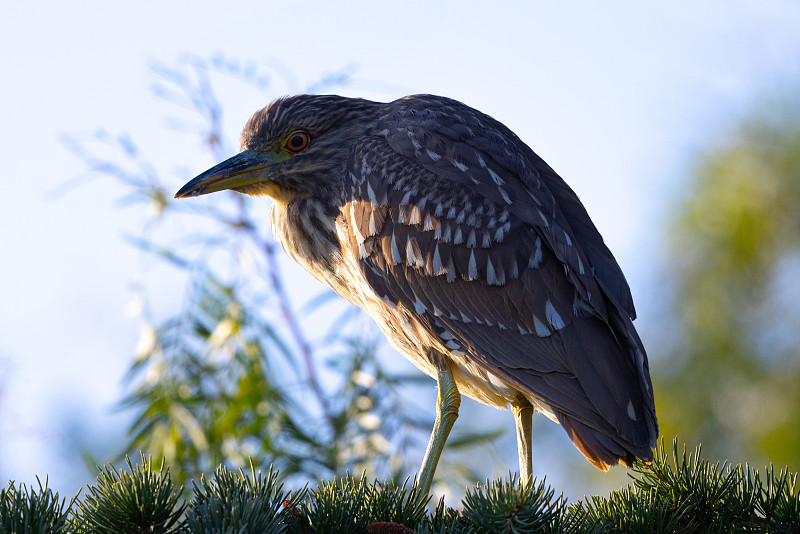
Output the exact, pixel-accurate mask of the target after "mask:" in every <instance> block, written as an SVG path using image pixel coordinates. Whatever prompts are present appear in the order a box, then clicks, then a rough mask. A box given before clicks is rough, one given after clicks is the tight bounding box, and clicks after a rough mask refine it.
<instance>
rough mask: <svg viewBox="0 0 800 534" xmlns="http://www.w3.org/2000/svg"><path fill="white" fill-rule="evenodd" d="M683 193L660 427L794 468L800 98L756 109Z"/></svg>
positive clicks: (672, 263) (741, 456)
mask: <svg viewBox="0 0 800 534" xmlns="http://www.w3.org/2000/svg"><path fill="white" fill-rule="evenodd" d="M795 94H797V92H795ZM686 188H687V189H686V196H685V200H684V201H683V202H682V203H681V205H680V206H679V207H678V209H677V211H676V213H677V216H676V218H675V220H674V222H673V225H672V227H671V235H670V237H671V241H670V243H669V260H668V261H667V262H666V269H668V270H667V271H666V272H664V273H663V274H664V276H665V277H667V279H666V280H665V283H666V284H667V285H671V284H673V283H674V284H675V286H674V289H675V294H674V300H673V308H674V310H675V314H676V315H675V317H676V318H677V324H670V323H669V321H664V323H663V324H664V325H665V328H667V329H669V331H667V332H662V334H661V335H662V336H664V338H665V339H666V340H667V343H669V344H671V345H672V348H671V350H670V351H669V354H667V355H666V357H663V358H660V359H658V360H657V361H656V363H655V365H654V367H653V368H654V372H653V381H654V384H655V388H656V407H657V412H658V418H659V422H660V426H661V433H662V435H665V436H673V435H678V436H679V437H680V438H681V439H685V440H688V441H690V442H696V443H700V442H702V443H703V447H704V450H705V451H706V453H708V454H709V455H710V456H711V457H713V458H719V459H721V458H730V459H731V460H734V461H739V460H748V461H749V462H750V463H751V464H753V463H754V464H756V465H758V464H761V463H767V462H773V463H776V464H778V465H784V464H787V465H789V466H790V467H791V468H793V469H797V468H798V467H800V387H798V386H800V281H798V280H799V279H800V100H798V99H797V98H793V99H792V100H788V101H787V100H783V101H770V102H768V103H766V104H764V105H763V107H761V108H759V109H756V110H755V111H754V112H753V114H752V115H751V116H750V117H748V118H746V119H745V120H744V121H743V122H742V123H741V125H740V126H739V127H738V129H737V130H736V131H734V132H733V133H732V134H731V135H730V136H728V137H726V138H725V139H724V140H722V141H720V142H718V143H716V144H715V147H714V148H713V149H711V150H710V151H709V152H708V153H706V154H705V156H704V157H702V158H701V163H700V164H699V167H698V168H697V172H696V176H694V178H693V180H692V181H691V182H689V183H687V184H686ZM669 277H674V281H670V280H669Z"/></svg>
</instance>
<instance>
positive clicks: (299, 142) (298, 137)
mask: <svg viewBox="0 0 800 534" xmlns="http://www.w3.org/2000/svg"><path fill="white" fill-rule="evenodd" d="M309 141H311V137H309V135H308V134H307V133H306V132H304V131H302V130H298V131H296V132H292V133H290V134H289V137H287V138H286V150H288V151H289V152H301V151H303V150H305V148H306V147H307V146H308V143H309Z"/></svg>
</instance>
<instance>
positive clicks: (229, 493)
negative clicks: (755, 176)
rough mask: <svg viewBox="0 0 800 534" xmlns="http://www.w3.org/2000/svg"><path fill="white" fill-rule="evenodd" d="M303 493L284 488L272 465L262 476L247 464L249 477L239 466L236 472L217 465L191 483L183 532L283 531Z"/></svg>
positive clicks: (260, 533)
mask: <svg viewBox="0 0 800 534" xmlns="http://www.w3.org/2000/svg"><path fill="white" fill-rule="evenodd" d="M304 494H305V489H303V490H300V491H299V492H295V493H289V492H284V491H283V484H279V483H278V473H277V472H275V471H273V470H272V467H270V469H269V472H268V473H267V475H266V476H262V474H261V472H260V471H259V472H256V470H255V468H254V467H253V465H252V464H251V465H250V476H249V477H248V476H247V475H245V473H244V472H243V471H241V470H240V471H239V472H238V473H236V472H232V471H229V470H228V469H226V468H225V467H219V468H217V470H216V472H215V473H214V478H213V479H211V480H209V479H206V478H205V477H203V478H202V479H201V481H200V485H199V486H198V485H195V488H194V500H193V501H192V503H191V505H190V506H189V509H188V511H187V513H186V519H185V521H184V524H183V527H184V528H183V532H187V533H189V532H190V533H193V534H194V533H197V534H215V533H227V532H258V533H259V534H278V533H281V532H286V531H287V528H288V525H289V524H290V520H291V519H292V512H293V510H294V507H295V506H296V504H297V503H298V502H299V501H300V499H301V498H302V496H303V495H304Z"/></svg>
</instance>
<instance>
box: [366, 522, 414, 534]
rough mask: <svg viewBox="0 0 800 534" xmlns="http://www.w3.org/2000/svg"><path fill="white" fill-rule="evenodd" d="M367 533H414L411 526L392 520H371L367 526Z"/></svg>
mask: <svg viewBox="0 0 800 534" xmlns="http://www.w3.org/2000/svg"><path fill="white" fill-rule="evenodd" d="M367 532H369V534H414V529H413V528H408V527H407V526H405V525H403V524H400V523H395V522H394V521H373V522H372V523H370V524H369V526H368V527H367Z"/></svg>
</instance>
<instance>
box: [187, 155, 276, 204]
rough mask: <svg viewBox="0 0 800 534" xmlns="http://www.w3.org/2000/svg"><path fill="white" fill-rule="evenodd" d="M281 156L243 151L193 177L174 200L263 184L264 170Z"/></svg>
mask: <svg viewBox="0 0 800 534" xmlns="http://www.w3.org/2000/svg"><path fill="white" fill-rule="evenodd" d="M281 156H282V154H280V153H276V152H269V153H266V154H259V153H257V152H255V151H253V150H244V151H242V152H239V153H238V154H236V155H235V156H233V157H232V158H228V159H226V160H225V161H223V162H222V163H220V164H218V165H215V166H213V167H211V168H210V169H208V170H207V171H206V172H204V173H203V174H200V175H199V176H197V177H195V178H194V179H193V180H191V181H190V182H189V183H187V184H186V185H184V186H183V187H181V189H180V191H178V192H177V193H175V198H186V197H195V196H198V195H205V194H207V193H214V192H216V191H222V190H224V189H236V188H239V187H243V186H247V185H251V184H256V183H259V182H263V181H265V180H267V179H268V176H267V172H266V171H265V169H266V168H267V167H270V166H272V165H275V164H276V163H280V161H281V160H282V158H281ZM283 159H285V158H283Z"/></svg>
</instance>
